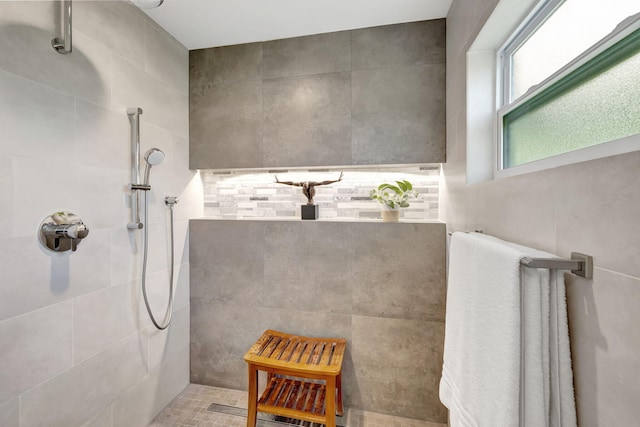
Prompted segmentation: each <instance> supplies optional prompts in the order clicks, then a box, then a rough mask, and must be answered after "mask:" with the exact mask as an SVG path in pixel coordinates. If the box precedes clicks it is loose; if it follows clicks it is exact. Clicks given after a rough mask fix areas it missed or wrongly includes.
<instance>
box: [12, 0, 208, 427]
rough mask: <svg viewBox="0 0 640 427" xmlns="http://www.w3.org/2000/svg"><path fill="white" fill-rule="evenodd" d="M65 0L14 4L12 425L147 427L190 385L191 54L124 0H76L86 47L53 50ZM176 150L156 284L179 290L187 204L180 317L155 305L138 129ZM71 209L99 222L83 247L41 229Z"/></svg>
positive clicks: (169, 160)
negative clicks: (161, 317) (172, 214)
mask: <svg viewBox="0 0 640 427" xmlns="http://www.w3.org/2000/svg"><path fill="white" fill-rule="evenodd" d="M59 4H60V2H54V1H34V2H23V1H3V2H0V48H1V49H2V50H3V52H4V54H3V55H1V56H0V129H2V133H1V135H0V140H1V142H0V145H1V147H2V150H0V151H1V152H0V196H2V200H3V203H2V204H1V206H0V218H2V224H0V236H1V237H2V238H3V242H4V244H3V245H2V248H0V276H1V277H2V286H1V290H0V425H1V426H3V427H26V426H43V425H46V426H51V427H55V426H60V427H76V426H82V425H95V426H98V425H100V426H106V427H116V426H117V427H122V426H136V427H139V426H144V425H146V424H147V423H148V422H149V421H150V420H151V419H152V418H153V417H154V416H155V414H157V413H158V412H159V411H160V410H161V409H162V408H163V407H164V406H165V405H166V404H167V403H168V402H169V401H171V399H172V398H173V397H174V396H175V395H177V394H178V393H179V392H180V390H181V389H182V388H184V387H185V386H186V385H187V383H188V382H189V372H188V364H189V313H190V309H189V252H188V241H187V239H188V233H187V230H188V219H189V218H192V217H198V216H200V215H201V212H202V194H201V186H200V180H199V179H194V177H195V173H194V172H190V171H189V167H188V166H189V165H188V131H189V129H188V83H189V80H188V76H189V74H188V51H187V49H186V48H184V47H183V46H182V45H180V44H179V43H177V42H176V41H175V40H174V39H173V38H171V37H170V36H168V34H167V33H165V32H164V31H163V30H161V29H159V28H158V27H157V26H156V24H155V23H154V22H153V21H151V20H150V19H149V18H148V17H147V16H146V15H145V14H144V13H142V12H141V11H139V10H138V9H136V8H134V7H133V6H131V5H130V4H128V3H126V2H121V1H92V2H84V1H82V2H74V16H73V42H74V45H73V53H71V54H69V55H60V54H58V53H56V52H54V50H53V49H52V48H51V44H50V40H51V39H52V38H53V37H55V36H56V35H57V30H56V25H57V22H58V21H59V19H58V17H59V13H58V7H59ZM136 106H140V107H142V108H143V110H144V114H143V115H142V116H141V138H142V149H143V150H146V149H148V148H150V147H151V146H157V147H159V148H161V149H162V150H164V151H165V153H166V155H167V157H166V159H165V161H164V162H163V163H162V165H159V166H157V167H156V168H154V170H153V172H152V178H151V179H152V184H153V185H154V188H153V190H152V191H151V193H150V206H149V208H150V209H149V216H150V221H149V224H148V225H149V234H150V235H149V239H150V242H151V248H152V250H151V251H150V254H149V257H150V259H149V274H148V283H149V291H150V294H151V299H152V304H153V307H154V309H155V310H156V312H160V311H161V310H162V307H163V306H164V299H165V298H166V296H167V292H168V291H167V290H168V267H169V265H168V262H169V261H168V260H169V256H168V249H167V247H168V235H167V231H168V226H167V211H166V207H165V206H164V203H162V196H164V195H165V194H175V195H179V196H181V201H180V204H179V205H178V206H177V207H176V250H177V256H176V261H175V269H176V276H177V277H176V280H177V284H176V304H175V313H174V323H173V325H172V326H171V327H170V328H169V329H168V330H167V331H164V332H158V331H156V330H155V329H154V327H153V326H152V325H151V323H150V321H149V319H148V316H147V314H146V311H145V307H144V304H143V303H142V302H141V293H140V292H141V291H140V280H139V274H140V261H141V239H140V237H141V235H140V232H129V231H127V229H126V223H127V221H129V216H130V208H129V206H128V201H127V194H128V192H127V191H126V185H127V183H128V182H129V179H130V176H129V165H130V140H129V137H130V130H129V123H128V119H127V115H126V113H125V109H126V108H127V107H136ZM62 209H66V210H71V211H73V212H75V213H77V214H79V215H80V216H81V217H82V218H83V220H84V221H85V222H86V224H87V225H88V227H89V229H90V234H89V236H88V237H87V238H86V239H85V240H83V242H82V243H81V244H80V246H79V247H78V250H77V251H76V252H73V253H70V252H66V253H63V254H59V253H51V252H48V251H46V250H44V249H43V248H41V247H40V246H39V244H38V241H37V239H36V229H37V227H38V225H39V224H40V222H41V221H42V219H43V218H45V217H46V216H48V215H50V214H51V213H52V212H55V211H59V210H62Z"/></svg>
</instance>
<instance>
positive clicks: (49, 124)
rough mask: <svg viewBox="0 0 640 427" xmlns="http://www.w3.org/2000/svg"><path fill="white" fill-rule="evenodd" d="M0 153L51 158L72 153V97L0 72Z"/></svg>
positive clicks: (73, 105) (73, 104)
mask: <svg viewBox="0 0 640 427" xmlns="http://www.w3.org/2000/svg"><path fill="white" fill-rule="evenodd" d="M0 92H1V93H2V99H3V102H2V103H0V127H1V128H2V153H3V154H4V155H8V156H39V157H43V158H45V157H49V158H50V157H51V156H54V155H56V154H57V153H59V152H60V151H65V152H67V153H73V152H74V151H73V137H74V107H75V103H74V102H75V100H74V98H73V97H71V96H69V95H66V94H64V93H60V92H59V91H57V90H54V89H50V88H48V87H45V86H42V85H41V84H38V83H35V82H32V81H30V80H26V79H23V78H20V77H17V76H15V75H13V74H9V73H6V72H2V71H0Z"/></svg>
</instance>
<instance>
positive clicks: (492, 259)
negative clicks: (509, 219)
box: [440, 233, 576, 427]
mask: <svg viewBox="0 0 640 427" xmlns="http://www.w3.org/2000/svg"><path fill="white" fill-rule="evenodd" d="M523 256H532V257H552V255H550V254H547V253H544V252H540V251H535V250H533V249H529V248H525V247H522V246H518V245H515V244H511V243H507V242H504V241H501V240H499V239H496V238H493V237H490V236H485V235H481V234H474V233H470V234H465V233H455V234H454V235H453V236H452V239H451V246H450V261H449V282H448V290H447V316H446V326H445V328H446V330H445V351H444V365H443V372H442V379H441V382H440V399H441V401H442V403H443V404H444V405H445V406H447V408H449V410H450V421H451V426H452V427H458V426H462V427H538V426H540V427H575V426H576V417H575V404H574V402H573V378H572V373H571V359H570V354H569V339H568V328H567V318H566V306H565V305H564V304H565V301H564V282H563V276H562V273H561V272H556V271H552V272H551V273H550V272H549V270H546V269H530V268H524V267H521V266H520V259H521V258H522V257H523Z"/></svg>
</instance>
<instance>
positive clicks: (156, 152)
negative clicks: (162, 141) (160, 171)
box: [144, 148, 164, 185]
mask: <svg viewBox="0 0 640 427" xmlns="http://www.w3.org/2000/svg"><path fill="white" fill-rule="evenodd" d="M163 160H164V152H163V151H162V150H161V149H159V148H150V149H149V150H147V152H146V153H144V161H145V162H146V163H147V166H145V168H144V185H149V173H150V172H151V167H152V166H158V165H159V164H160V163H162V161H163Z"/></svg>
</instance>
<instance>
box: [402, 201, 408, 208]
mask: <svg viewBox="0 0 640 427" xmlns="http://www.w3.org/2000/svg"><path fill="white" fill-rule="evenodd" d="M400 207H401V208H408V207H409V202H407V201H402V202H400Z"/></svg>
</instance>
